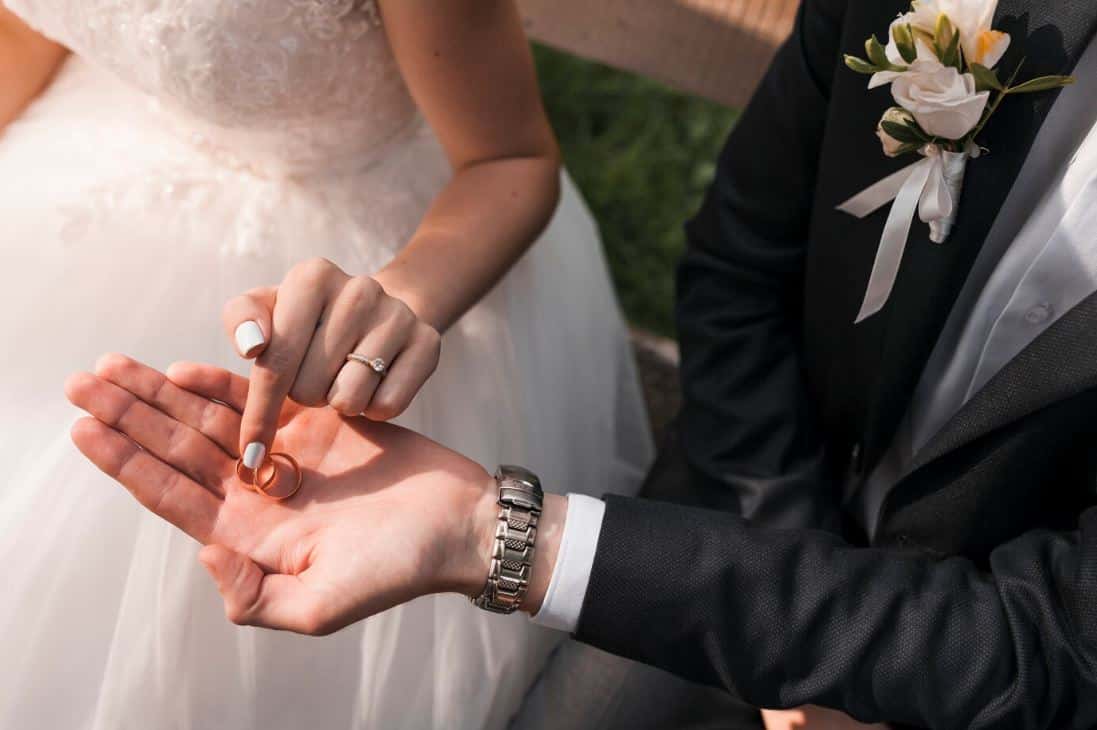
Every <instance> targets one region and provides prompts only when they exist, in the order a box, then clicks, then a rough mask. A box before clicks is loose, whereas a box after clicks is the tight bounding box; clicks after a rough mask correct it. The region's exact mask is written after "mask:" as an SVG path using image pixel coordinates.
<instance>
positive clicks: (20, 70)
mask: <svg viewBox="0 0 1097 730" xmlns="http://www.w3.org/2000/svg"><path fill="white" fill-rule="evenodd" d="M65 53H66V51H65V49H64V48H63V47H62V46H59V45H57V44H56V43H54V42H53V41H51V40H49V39H47V38H46V37H45V36H43V35H41V34H40V33H37V32H35V31H34V30H32V29H31V28H29V27H27V25H26V23H24V22H23V21H22V20H20V19H19V18H17V17H16V16H15V15H14V14H13V13H12V12H11V11H10V10H8V9H6V8H5V7H4V6H3V4H2V3H0V130H3V129H4V127H6V126H7V125H8V123H9V122H10V121H11V120H13V119H15V118H16V117H17V116H19V114H20V112H22V111H23V109H24V108H26V106H27V104H29V103H30V102H31V101H32V100H33V99H34V97H36V96H38V94H39V93H40V92H41V91H42V89H44V88H45V87H46V85H47V84H48V83H49V81H50V79H51V78H52V77H53V73H54V71H56V70H57V67H58V66H60V65H61V61H62V60H63V59H64V57H65Z"/></svg>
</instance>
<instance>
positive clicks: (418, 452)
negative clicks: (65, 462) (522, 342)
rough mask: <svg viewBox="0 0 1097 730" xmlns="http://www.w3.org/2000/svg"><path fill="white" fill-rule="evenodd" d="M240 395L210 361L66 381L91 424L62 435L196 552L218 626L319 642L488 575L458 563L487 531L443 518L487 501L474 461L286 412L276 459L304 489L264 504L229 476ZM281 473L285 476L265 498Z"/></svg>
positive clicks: (105, 370)
mask: <svg viewBox="0 0 1097 730" xmlns="http://www.w3.org/2000/svg"><path fill="white" fill-rule="evenodd" d="M247 389H248V382H247V380H245V379H244V378H241V377H239V376H237V375H234V374H232V373H230V372H228V371H226V370H222V369H220V368H216V367H213V366H209V365H199V364H190V363H181V364H176V365H173V366H172V367H171V368H169V369H168V375H167V376H165V375H163V374H161V373H159V372H158V371H156V370H153V369H152V368H149V367H147V366H145V365H142V364H140V363H138V362H136V361H134V360H131V359H129V358H127V357H124V356H121V355H108V356H106V357H104V358H102V359H101V360H100V362H99V364H98V366H97V367H96V372H95V374H91V373H79V374H76V375H73V376H72V377H71V378H69V381H68V383H67V384H66V392H67V393H68V396H69V399H70V400H71V401H72V402H73V403H74V404H75V405H77V406H79V407H80V408H82V409H84V410H85V411H87V412H88V413H89V414H91V416H92V418H84V419H81V420H80V421H79V422H77V423H76V425H75V426H74V427H73V431H72V436H73V440H74V441H75V443H76V445H77V446H78V447H79V449H80V450H81V451H82V452H83V453H84V454H85V455H86V456H87V457H88V458H89V459H90V460H91V461H93V462H94V463H95V464H96V465H97V466H98V467H99V468H100V469H102V470H103V471H104V472H106V473H107V474H108V475H110V476H111V477H113V478H115V479H117V480H118V481H119V482H121V483H122V484H123V485H125V487H126V488H127V489H129V491H130V492H131V493H132V494H133V495H134V496H135V497H136V498H137V500H138V501H139V502H141V504H143V505H144V506H145V507H147V508H149V509H150V510H152V511H153V512H156V513H157V514H159V515H160V516H161V517H163V518H164V519H166V520H168V521H169V522H171V523H172V524H174V525H176V526H177V527H179V528H180V529H182V530H184V531H185V532H187V533H188V534H190V535H191V536H192V537H194V538H195V539H196V540H198V541H200V542H201V543H203V544H205V545H206V546H207V547H206V548H204V549H203V551H202V553H201V556H200V557H201V559H202V562H203V563H204V564H205V566H206V567H207V568H208V569H209V571H210V573H211V574H212V575H213V577H214V580H215V581H216V582H217V586H218V589H219V590H220V591H221V594H222V596H223V597H224V599H225V611H226V614H227V615H228V617H229V618H230V619H231V620H233V621H235V622H237V623H244V624H251V625H259V626H267V627H271V628H279V629H288V630H292V631H297V632H300V633H308V634H323V633H329V632H331V631H334V630H336V629H338V628H341V627H342V626H345V625H347V624H349V623H352V622H353V621H356V620H358V619H361V618H364V617H365V616H368V615H371V614H374V613H377V612H379V611H382V610H384V609H386V608H389V607H391V606H394V605H396V604H399V603H403V602H405V601H408V600H410V599H412V598H415V597H416V596H418V595H421V594H424V593H427V592H436V591H446V590H451V591H459V590H464V591H470V590H475V588H474V586H475V583H476V578H475V576H477V575H478V576H480V578H481V581H482V577H483V576H484V575H486V571H487V567H486V565H477V564H469V556H482V555H485V554H486V551H487V547H486V546H487V544H488V543H489V542H490V540H491V536H490V535H480V534H478V531H477V530H476V529H473V528H472V526H471V525H468V524H465V525H463V526H460V527H459V528H458V529H455V526H454V523H455V522H458V521H456V520H453V519H452V517H453V516H454V515H455V514H457V515H462V514H467V515H472V514H473V513H474V511H475V510H476V509H478V505H480V504H481V503H484V502H485V495H490V494H491V493H492V492H493V489H492V486H491V479H490V477H489V476H488V475H487V473H486V472H484V470H483V469H482V468H481V467H480V466H478V465H477V464H475V463H473V462H471V461H469V460H467V459H465V458H463V457H461V456H459V455H457V454H455V453H453V452H452V451H449V450H448V449H445V448H443V447H442V446H440V445H438V444H436V443H434V442H432V441H430V440H428V439H426V438H423V437H421V436H419V435H417V434H415V433H413V432H411V431H408V430H406V429H402V428H399V427H397V426H392V425H389V424H381V423H372V422H369V421H366V420H365V419H357V418H356V419H347V418H344V417H342V416H340V415H339V414H338V413H337V412H336V411H334V410H332V409H330V408H315V409H310V408H302V407H299V406H296V405H293V404H287V406H286V407H285V409H284V410H283V412H282V417H281V421H280V427H279V431H278V435H277V438H276V440H275V449H274V450H275V451H285V452H288V453H290V454H291V455H293V457H294V458H296V459H297V461H298V462H299V463H300V465H301V469H302V473H303V478H304V482H303V486H302V489H301V491H300V492H299V493H298V494H297V495H296V496H294V497H292V498H291V499H289V500H286V501H285V502H277V501H274V500H272V499H270V498H267V497H264V496H262V495H260V494H257V493H256V492H254V491H252V490H251V489H250V487H249V485H246V484H244V483H242V482H241V481H240V480H239V479H238V478H237V476H236V469H235V465H236V459H237V456H238V446H237V445H238V443H239V430H240V413H241V411H242V410H243V407H244V403H245V401H246V398H247ZM268 468H269V467H268ZM267 473H269V472H264V476H265V475H266V474H267ZM291 476H292V475H291V474H290V473H288V469H286V468H285V467H283V468H282V469H281V472H280V474H279V481H280V482H283V483H281V484H279V483H277V482H276V483H275V484H274V485H272V487H271V491H272V492H274V493H279V491H280V490H282V491H288V488H287V486H286V484H285V483H284V481H286V480H289V479H290V478H291ZM290 486H292V485H290ZM487 501H488V502H489V503H490V498H489V499H488V500H487ZM491 509H492V508H491V507H490V506H489V507H488V510H489V511H490V510H491ZM447 518H448V519H447ZM464 522H465V523H468V522H470V520H464ZM489 524H490V523H489Z"/></svg>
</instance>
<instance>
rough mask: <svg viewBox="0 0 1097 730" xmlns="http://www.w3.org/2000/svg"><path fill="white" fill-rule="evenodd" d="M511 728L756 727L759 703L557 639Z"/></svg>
mask: <svg viewBox="0 0 1097 730" xmlns="http://www.w3.org/2000/svg"><path fill="white" fill-rule="evenodd" d="M510 728H511V730H618V729H620V730H649V729H650V730H663V729H664V728H683V729H688V730H715V729H716V728H721V729H722V730H723V729H726V730H758V729H759V728H762V720H761V716H760V714H759V712H758V710H756V709H754V708H753V707H750V706H748V705H746V704H744V703H743V702H742V701H741V700H738V699H737V698H735V697H732V696H731V695H728V694H726V693H725V692H722V691H720V690H716V689H713V688H711V687H705V686H702V685H697V684H693V683H691V682H687V681H685V680H683V679H680V678H678V677H675V676H674V675H672V674H668V673H667V672H664V671H662V670H659V669H655V668H653V667H648V666H645V665H643V664H639V663H637V662H633V661H629V660H628V659H622V658H620V657H617V656H614V655H612V654H607V653H606V652H604V651H600V650H598V649H595V648H594V647H591V646H588V645H586V644H581V643H579V642H578V641H574V640H569V641H566V642H564V643H563V644H561V645H560V647H559V648H558V649H557V650H556V652H555V653H554V654H553V655H552V657H551V658H550V660H549V662H548V664H547V665H546V667H545V669H544V671H543V672H542V673H541V676H540V677H539V678H538V680H537V682H536V684H535V685H534V686H533V689H532V690H530V693H529V694H528V695H527V696H526V700H525V702H524V704H523V705H522V708H521V710H520V711H519V713H518V714H517V715H516V716H515V717H514V718H513V720H512V721H511V724H510Z"/></svg>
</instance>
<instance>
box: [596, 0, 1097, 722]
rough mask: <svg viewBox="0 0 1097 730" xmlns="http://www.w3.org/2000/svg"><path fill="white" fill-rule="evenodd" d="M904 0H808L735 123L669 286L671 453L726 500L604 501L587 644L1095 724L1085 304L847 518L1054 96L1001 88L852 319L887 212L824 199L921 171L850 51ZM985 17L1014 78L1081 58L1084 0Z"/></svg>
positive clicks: (1068, 66) (831, 694)
mask: <svg viewBox="0 0 1097 730" xmlns="http://www.w3.org/2000/svg"><path fill="white" fill-rule="evenodd" d="M907 5H908V3H907V2H906V0H805V1H804V3H803V6H802V8H801V10H800V13H799V16H798V20H797V24H796V27H795V30H794V32H793V34H792V36H791V37H790V39H789V40H788V42H787V43H786V44H785V45H784V46H783V48H782V49H781V50H780V52H779V54H778V56H777V58H776V60H775V61H774V63H773V65H772V67H771V68H770V70H769V72H768V74H767V76H766V78H765V80H764V81H763V83H762V85H761V87H760V89H759V91H758V92H757V94H756V95H755V98H754V99H753V101H752V102H751V104H750V106H749V108H748V109H747V110H746V111H745V113H744V115H743V117H742V119H741V120H740V122H739V124H738V125H737V127H736V130H735V131H734V133H733V134H732V136H731V139H730V140H729V143H728V145H727V147H726V149H725V151H724V152H723V154H722V157H721V159H720V163H719V166H718V171H717V175H716V179H715V181H714V183H713V185H712V187H711V189H710V191H709V194H708V196H707V199H706V202H705V204H704V206H703V208H702V210H701V212H700V213H699V214H698V215H697V217H696V218H695V219H694V220H693V221H692V222H691V223H690V225H689V227H688V233H689V242H690V247H689V251H688V253H687V255H686V257H685V260H684V262H683V264H682V267H681V270H680V277H679V287H680V296H679V299H680V301H679V331H680V336H681V342H682V349H683V367H682V374H683V388H684V394H685V409H684V412H683V416H682V421H681V438H682V445H683V448H684V450H685V456H686V460H687V462H688V464H689V467H690V469H691V471H692V481H693V485H694V487H695V489H696V490H697V493H698V494H700V495H701V499H702V500H704V501H707V502H709V503H710V504H711V506H715V507H720V508H721V509H699V508H691V507H685V506H676V505H668V504H662V503H657V502H649V501H645V500H635V499H633V500H630V499H623V498H615V497H611V498H608V499H607V509H606V516H605V519H604V522H603V528H602V533H601V537H600V540H599V545H598V551H597V554H596V558H595V562H594V568H593V572H592V575H591V581H590V585H589V589H588V593H587V598H586V602H585V605H584V608H583V613H582V616H581V619H580V623H579V628H578V632H577V636H578V637H579V638H580V639H582V640H584V641H587V642H589V643H592V644H595V645H597V646H599V647H602V648H604V649H607V650H609V651H612V652H615V653H618V654H622V655H625V656H628V657H632V658H635V659H638V660H640V661H644V662H647V663H649V664H655V665H658V666H661V667H664V668H666V669H669V670H671V671H674V672H676V673H678V674H680V675H683V676H685V677H688V678H692V679H694V680H699V681H703V682H707V683H710V684H714V685H720V686H724V687H726V688H728V689H729V690H732V691H735V692H737V693H738V694H740V695H741V696H742V697H743V698H744V699H746V700H747V701H749V702H751V703H753V704H756V705H759V706H767V707H785V706H793V705H797V704H802V703H817V704H822V705H827V706H830V707H835V708H839V709H843V710H845V711H847V712H849V713H850V714H852V715H853V716H854V717H857V718H859V719H862V720H866V721H877V720H884V721H889V722H893V723H904V724H909V725H913V726H925V727H934V728H985V727H994V728H999V727H1018V728H1075V727H1076V728H1090V727H1097V510H1094V509H1091V507H1092V505H1094V504H1097V418H1095V417H1094V416H1095V415H1097V410H1095V408H1097V295H1094V296H1091V297H1090V298H1088V299H1086V300H1085V301H1083V302H1082V303H1081V304H1080V305H1079V306H1078V307H1076V308H1075V309H1074V310H1072V311H1070V312H1068V313H1066V314H1065V315H1063V316H1062V317H1061V318H1060V319H1059V320H1058V321H1057V322H1056V323H1055V324H1054V325H1052V326H1051V327H1050V328H1049V329H1047V330H1046V331H1045V332H1044V333H1043V334H1042V335H1041V336H1040V337H1039V338H1038V339H1037V340H1036V341H1035V342H1033V344H1032V345H1031V346H1030V347H1028V348H1027V349H1026V350H1025V351H1024V352H1022V353H1021V355H1020V356H1018V357H1017V358H1016V359H1015V360H1014V361H1012V362H1011V363H1009V364H1008V365H1007V366H1006V367H1005V368H1004V369H1003V370H1002V371H1001V372H1000V373H999V374H998V375H997V377H995V378H994V379H993V380H992V381H991V382H990V383H989V384H988V385H987V386H986V387H985V388H984V389H983V390H982V391H981V392H980V393H978V394H977V395H976V396H975V397H974V398H973V399H972V400H971V401H969V402H968V403H967V404H966V405H965V407H964V408H963V409H962V410H961V411H960V412H959V413H958V414H957V415H956V416H955V417H954V418H953V419H952V420H951V421H950V422H949V423H948V424H947V425H946V426H945V427H944V428H943V429H942V431H941V432H940V433H939V434H938V435H937V436H936V437H935V438H934V439H933V440H932V441H931V442H930V443H929V444H928V445H927V447H926V448H925V449H924V450H923V452H922V453H921V454H919V455H918V459H917V461H916V463H915V464H914V465H913V468H912V469H910V471H909V472H908V473H907V474H906V475H905V476H904V477H903V478H902V480H901V481H900V483H899V484H898V485H897V486H896V487H895V488H894V489H893V490H892V492H891V493H890V495H889V497H888V499H887V500H886V501H885V503H884V505H883V508H882V511H881V516H880V521H879V525H878V528H877V532H876V535H875V540H874V541H873V544H871V545H869V544H867V538H866V537H865V533H864V531H863V530H861V529H860V526H859V525H857V524H856V522H855V521H853V520H851V519H850V518H849V517H848V515H846V514H845V513H844V512H843V510H842V507H841V505H842V499H843V497H842V495H844V494H849V493H850V492H851V491H855V490H856V488H857V487H858V486H859V484H860V483H861V481H862V480H863V478H864V476H865V474H866V473H867V472H868V471H869V470H870V469H871V468H872V467H873V466H874V465H875V464H876V463H877V462H878V460H879V458H880V456H881V454H882V452H883V451H884V449H885V448H886V447H887V446H888V445H889V444H890V442H891V440H892V439H893V437H894V434H895V430H896V426H897V424H898V422H899V420H900V418H901V416H902V414H903V413H904V411H905V410H906V409H907V407H908V405H909V398H910V393H911V392H912V391H913V389H914V386H915V383H916V381H917V379H918V377H919V376H920V374H921V371H922V369H923V367H924V365H925V362H926V360H927V359H928V356H929V353H930V350H931V349H932V347H933V345H934V343H935V342H936V339H937V337H938V335H939V333H940V330H941V327H942V325H943V323H944V320H945V318H946V317H947V315H948V313H949V311H950V309H951V307H952V305H953V303H954V301H955V299H956V296H957V294H958V292H959V290H960V288H961V286H962V284H963V282H964V280H965V278H966V277H967V274H968V272H969V270H970V268H971V265H972V263H973V261H974V259H975V256H976V254H977V253H978V251H979V249H980V247H981V246H982V244H983V241H984V239H985V238H986V236H987V233H988V231H989V230H990V227H991V225H992V223H993V222H994V220H995V218H996V216H997V214H998V211H999V209H1000V208H1001V206H1002V203H1003V201H1004V200H1005V198H1006V196H1007V194H1008V193H1009V190H1010V188H1011V187H1012V185H1013V182H1014V180H1015V179H1016V177H1017V174H1018V172H1019V170H1020V169H1021V166H1022V165H1023V163H1024V161H1025V157H1026V156H1027V154H1028V151H1029V148H1030V146H1031V144H1032V142H1033V139H1034V137H1035V136H1036V133H1037V131H1038V130H1039V128H1040V125H1041V124H1042V123H1043V120H1044V117H1045V116H1046V114H1047V111H1048V109H1049V108H1050V106H1051V105H1052V104H1053V102H1054V100H1055V94H1042V95H1031V96H1022V97H1012V98H1010V99H1007V100H1006V102H1005V103H1004V104H1003V105H1002V107H1001V109H1000V111H999V112H998V114H997V115H996V116H995V118H994V119H993V120H992V121H991V123H990V125H989V126H988V127H987V129H986V131H985V133H984V134H983V135H982V136H981V139H980V141H981V142H982V143H983V144H984V145H985V146H987V147H989V148H990V149H991V150H992V152H991V154H990V155H988V156H986V157H983V158H980V159H979V160H977V161H976V162H974V163H972V164H971V165H970V166H969V169H968V175H967V181H966V184H965V197H964V200H963V202H962V204H961V209H960V214H959V219H958V221H957V225H956V228H955V229H954V231H953V233H952V236H951V237H950V239H949V241H948V242H947V243H946V244H944V245H940V246H938V245H934V244H931V243H930V242H929V240H928V232H927V230H926V226H924V225H922V224H919V223H916V224H915V226H914V227H913V231H912V234H911V239H910V242H909V245H908V248H907V253H906V255H905V257H904V260H903V263H902V268H901V270H900V275H899V280H898V283H897V285H896V288H895V290H894V292H893V293H892V296H891V299H890V301H889V303H888V304H887V306H886V307H885V309H884V310H883V311H882V312H880V313H879V314H877V315H876V316H874V317H872V318H871V319H869V320H867V321H866V322H864V323H862V324H860V325H854V324H853V320H854V317H855V315H856V313H857V309H858V307H859V305H860V300H861V297H862V295H863V294H864V290H865V285H866V282H867V280H868V275H869V271H870V269H871V267H872V262H873V258H874V256H875V253H876V247H877V243H878V241H879V237H880V232H881V229H882V226H883V222H884V219H885V218H886V216H887V211H886V209H885V210H882V211H879V212H877V213H876V214H874V215H873V216H870V217H869V218H866V219H864V220H858V219H855V218H853V217H851V216H848V215H845V214H843V213H839V212H838V211H836V210H835V206H836V205H837V204H838V203H840V202H841V201H843V200H845V199H846V198H848V197H849V196H851V195H852V194H854V193H856V192H858V191H860V190H862V189H863V188H865V187H866V186H867V185H869V184H871V183H873V182H875V181H877V180H879V179H880V178H881V177H883V176H885V175H886V174H888V173H890V172H892V171H894V170H897V169H898V168H899V167H900V166H902V165H905V164H909V162H910V161H909V160H906V159H900V160H891V159H888V158H886V157H885V156H884V155H883V154H882V153H881V151H880V147H879V142H878V140H877V139H876V137H875V136H874V134H873V131H874V128H875V125H876V122H877V120H878V119H879V118H880V116H881V114H882V113H883V111H884V109H885V108H886V107H887V106H889V105H890V104H891V103H892V102H891V99H890V95H889V94H888V93H887V91H885V90H878V91H875V92H870V91H868V90H867V89H866V88H865V86H866V79H865V77H862V76H858V75H856V74H853V73H852V72H850V71H848V70H846V69H845V68H844V66H843V65H842V53H858V52H859V50H861V49H862V44H863V41H864V39H865V38H867V37H868V36H869V35H870V34H872V33H877V34H882V33H883V32H884V30H885V29H886V28H887V27H888V24H889V22H890V21H891V20H892V19H893V18H894V17H895V15H896V14H897V13H899V12H901V11H903V10H905V9H906V7H907ZM995 27H997V28H1000V29H1003V30H1006V31H1008V32H1009V33H1011V35H1012V37H1013V45H1012V48H1011V50H1010V53H1009V54H1008V55H1007V57H1006V58H1005V59H1004V60H1003V62H1002V63H1003V68H1005V69H1011V68H1012V67H1013V66H1015V65H1016V64H1017V63H1018V62H1019V61H1020V59H1021V56H1022V55H1025V56H1027V61H1026V65H1025V71H1024V72H1023V76H1022V78H1024V77H1027V76H1036V75H1042V74H1053V73H1069V72H1070V71H1071V70H1072V68H1073V67H1074V65H1075V63H1076V62H1077V59H1078V57H1079V56H1080V54H1081V52H1082V51H1083V50H1084V49H1085V48H1086V46H1087V45H1088V43H1089V42H1090V40H1091V38H1092V37H1093V34H1094V31H1095V28H1097V2H1094V0H1045V1H1042V2H1036V1H1035V0H1001V2H1000V5H999V8H998V13H997V18H996V21H995ZM1095 235H1097V234H1095ZM727 507H731V508H734V511H736V512H738V513H739V514H733V513H732V512H730V511H728V510H727V509H723V508H727ZM745 518H746V519H745ZM748 520H749V522H748ZM763 525H764V526H763ZM808 528H816V529H808Z"/></svg>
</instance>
